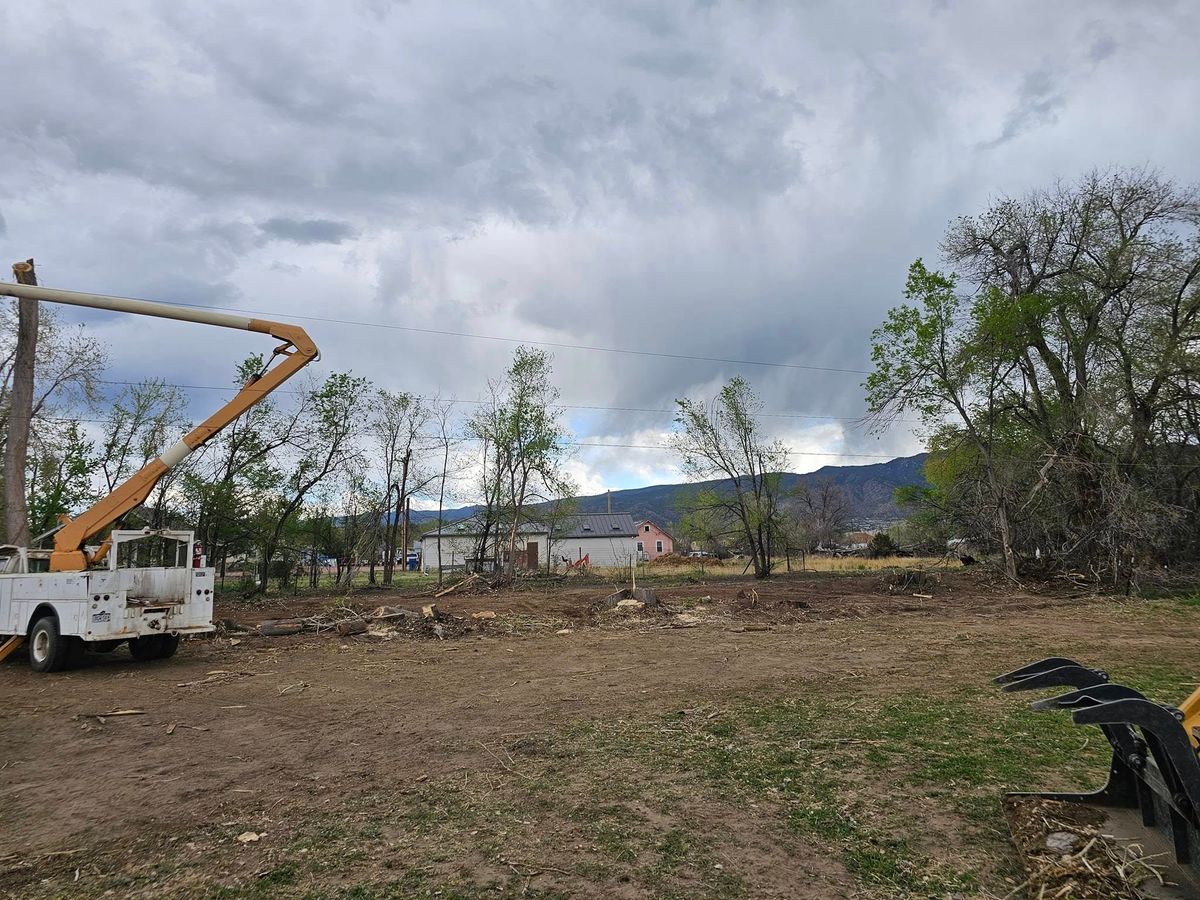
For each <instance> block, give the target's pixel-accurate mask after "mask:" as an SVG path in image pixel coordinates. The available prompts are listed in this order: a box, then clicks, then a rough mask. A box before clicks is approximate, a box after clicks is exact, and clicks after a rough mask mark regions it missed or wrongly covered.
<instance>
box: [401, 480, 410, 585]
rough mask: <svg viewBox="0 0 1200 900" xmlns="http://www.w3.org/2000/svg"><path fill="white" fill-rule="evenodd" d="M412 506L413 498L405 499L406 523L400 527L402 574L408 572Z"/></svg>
mask: <svg viewBox="0 0 1200 900" xmlns="http://www.w3.org/2000/svg"><path fill="white" fill-rule="evenodd" d="M411 506H412V498H411V497H405V498H404V522H403V523H402V524H401V526H400V543H401V544H402V545H403V546H402V547H401V548H400V554H401V555H400V574H402V575H403V574H404V573H405V572H407V571H408V516H409V512H410V511H411V510H410V507H411Z"/></svg>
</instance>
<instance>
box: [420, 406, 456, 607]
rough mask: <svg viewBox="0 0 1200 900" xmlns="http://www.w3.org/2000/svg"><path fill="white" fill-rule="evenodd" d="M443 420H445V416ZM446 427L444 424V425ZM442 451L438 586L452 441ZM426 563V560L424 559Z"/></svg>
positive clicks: (439, 497) (439, 495)
mask: <svg viewBox="0 0 1200 900" xmlns="http://www.w3.org/2000/svg"><path fill="white" fill-rule="evenodd" d="M442 421H443V422H444V421H445V418H444V417H443V419H442ZM443 427H444V426H443ZM444 448H445V449H444V450H443V452H442V483H441V485H440V486H439V487H438V530H437V555H438V587H441V585H442V526H443V525H444V523H443V522H442V506H443V505H444V504H445V502H446V471H447V469H449V468H450V442H449V441H446V443H445V444H444ZM422 564H424V561H422Z"/></svg>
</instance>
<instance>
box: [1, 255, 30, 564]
mask: <svg viewBox="0 0 1200 900" xmlns="http://www.w3.org/2000/svg"><path fill="white" fill-rule="evenodd" d="M13 275H15V276H16V279H17V283H18V284H33V285H36V284H37V272H36V271H35V270H34V268H33V260H32V259H30V260H27V261H25V262H19V263H13ZM37 339H38V302H37V301H36V300H26V299H23V298H22V299H20V300H18V301H17V348H16V355H15V357H14V360H13V375H12V392H11V393H10V395H9V412H8V439H7V441H6V443H5V447H4V531H5V535H6V540H7V542H8V543H10V544H16V545H17V546H19V547H27V546H29V509H28V499H27V497H26V496H25V461H26V457H27V455H28V452H29V429H30V425H31V424H32V422H31V420H32V418H33V375H34V364H35V362H36V359H37Z"/></svg>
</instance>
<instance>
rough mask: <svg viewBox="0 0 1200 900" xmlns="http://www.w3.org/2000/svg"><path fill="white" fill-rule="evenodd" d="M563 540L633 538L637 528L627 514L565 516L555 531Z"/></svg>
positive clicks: (631, 517)
mask: <svg viewBox="0 0 1200 900" xmlns="http://www.w3.org/2000/svg"><path fill="white" fill-rule="evenodd" d="M555 531H556V532H557V533H558V534H559V535H561V536H562V537H563V538H564V539H571V538H588V537H633V536H634V535H635V534H637V526H636V525H634V524H633V516H631V515H630V514H629V513H591V514H590V515H585V516H567V517H566V518H565V519H564V520H563V523H562V525H561V526H559V527H558V528H556V529H555Z"/></svg>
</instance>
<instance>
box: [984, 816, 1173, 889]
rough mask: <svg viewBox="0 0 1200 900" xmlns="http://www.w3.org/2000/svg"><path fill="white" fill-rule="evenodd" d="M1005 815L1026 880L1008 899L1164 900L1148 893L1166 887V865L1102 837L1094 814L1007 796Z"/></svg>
mask: <svg viewBox="0 0 1200 900" xmlns="http://www.w3.org/2000/svg"><path fill="white" fill-rule="evenodd" d="M1005 814H1006V815H1007V816H1008V820H1009V826H1010V829H1011V831H1012V835H1013V840H1014V841H1015V842H1016V844H1017V848H1018V849H1019V850H1020V851H1021V858H1022V861H1023V862H1024V865H1025V872H1026V875H1027V878H1026V879H1025V882H1024V883H1023V884H1021V885H1018V886H1017V888H1016V889H1015V890H1014V891H1013V892H1012V893H1010V894H1009V897H1019V896H1028V897H1031V898H1038V900H1042V898H1047V900H1049V898H1067V897H1069V898H1072V900H1093V898H1095V900H1100V898H1121V900H1142V898H1148V897H1161V896H1164V894H1162V893H1157V892H1156V893H1151V891H1152V890H1153V889H1154V888H1161V886H1162V885H1163V883H1164V882H1163V876H1162V873H1161V869H1162V868H1163V866H1162V863H1163V861H1164V860H1163V859H1162V858H1161V857H1151V856H1147V855H1146V854H1144V853H1143V852H1142V848H1141V847H1140V846H1139V845H1137V844H1132V843H1123V842H1119V841H1116V840H1115V839H1113V838H1112V837H1110V836H1106V835H1105V834H1104V832H1103V830H1102V827H1101V826H1102V823H1103V821H1104V815H1103V813H1101V812H1099V811H1098V810H1095V809H1092V808H1090V807H1086V806H1078V805H1076V804H1071V803H1062V802H1059V801H1057V800H1043V799H1040V798H1037V797H1010V798H1008V799H1007V800H1006V801H1005ZM1022 891H1025V892H1026V893H1024V894H1022V893H1021V892H1022ZM1166 896H1170V895H1166Z"/></svg>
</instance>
